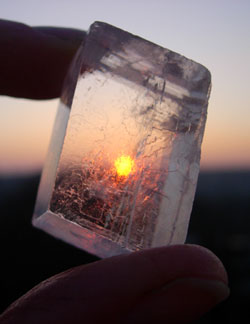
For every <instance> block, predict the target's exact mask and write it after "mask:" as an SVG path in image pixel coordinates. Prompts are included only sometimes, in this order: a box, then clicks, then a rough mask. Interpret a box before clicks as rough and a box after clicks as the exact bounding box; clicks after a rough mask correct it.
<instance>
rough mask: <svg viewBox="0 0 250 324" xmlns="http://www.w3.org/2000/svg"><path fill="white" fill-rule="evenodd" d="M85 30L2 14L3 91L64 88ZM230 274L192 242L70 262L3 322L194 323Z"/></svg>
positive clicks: (40, 95)
mask: <svg viewBox="0 0 250 324" xmlns="http://www.w3.org/2000/svg"><path fill="white" fill-rule="evenodd" d="M84 35H85V33H84V32H82V31H78V30H72V29H60V28H56V29H54V28H30V27H28V26H25V25H23V24H18V23H12V22H6V21H0V46H1V49H2V50H1V51H0V64H1V74H0V94H3V95H11V96H20V97H24V98H31V99H48V98H53V97H58V96H59V95H60V91H61V87H62V83H63V79H64V76H65V73H66V71H67V68H68V66H69V64H70V61H71V59H72V57H73V55H74V53H75V52H76V50H77V48H78V46H79V45H80V43H81V40H82V39H84ZM228 294H229V290H228V288H227V274H226V272H225V269H224V267H223V265H222V263H221V262H220V261H219V260H218V258H217V257H216V256H215V255H213V254H212V252H210V251H208V250H206V249H205V248H202V247H199V246H194V245H175V246H168V247H161V248H154V249H149V250H144V251H140V252H135V253H131V254H127V255H120V256H117V257H113V258H108V259H104V260H101V261H98V262H94V263H92V264H88V265H84V266H80V267H77V268H74V269H70V270H68V271H66V272H64V273H61V274H58V275H57V276H54V277H52V278H50V279H48V280H46V281H44V282H42V283H41V284H40V285H38V286H37V287H35V288H33V289H32V290H31V291H29V292H28V293H27V294H26V295H24V296H23V297H21V298H20V299H19V300H17V301H16V302H15V303H13V304H12V305H11V306H10V307H9V308H8V309H7V310H6V311H5V312H4V313H3V314H2V316H1V317H0V322H1V323H2V324H19V323H20V324H22V323H25V324H33V323H36V324H42V323H43V324H45V323H46V324H59V323H60V324H78V323H79V324H80V323H110V324H112V323H123V324H125V323H136V324H138V323H144V324H146V323H155V324H157V323H171V324H173V323H190V322H191V321H192V320H194V319H196V318H198V317H199V316H201V315H202V314H204V313H206V312H207V311H208V310H210V309H211V308H212V307H214V306H215V305H216V304H218V303H219V302H220V301H222V300H224V299H225V298H227V296H228Z"/></svg>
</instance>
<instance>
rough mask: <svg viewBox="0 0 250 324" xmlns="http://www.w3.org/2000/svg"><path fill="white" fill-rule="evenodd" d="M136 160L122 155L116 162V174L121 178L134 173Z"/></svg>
mask: <svg viewBox="0 0 250 324" xmlns="http://www.w3.org/2000/svg"><path fill="white" fill-rule="evenodd" d="M133 166H134V160H132V159H131V157H130V156H129V155H122V156H120V157H118V158H117V159H116V160H115V168H116V172H117V174H118V175H119V176H123V177H127V176H128V175H129V174H130V172H131V171H132V169H133Z"/></svg>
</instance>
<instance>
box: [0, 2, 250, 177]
mask: <svg viewBox="0 0 250 324" xmlns="http://www.w3.org/2000/svg"><path fill="white" fill-rule="evenodd" d="M104 3H105V5H104ZM1 6H2V8H1V17H2V18H4V19H9V20H16V21H21V22H23V23H27V24H30V25H56V26H69V27H75V28H80V29H87V28H88V26H89V25H90V24H91V23H92V22H93V21H95V20H101V21H106V22H109V23H111V24H113V25H116V26H117V27H120V28H123V29H125V30H128V31H130V32H132V33H134V34H138V35H140V36H142V37H144V38H146V39H149V40H151V41H153V42H155V43H157V44H160V45H162V46H164V47H167V48H169V49H172V50H174V51H176V52H179V53H181V54H183V55H185V56H187V57H188V58H191V59H193V60H195V61H197V62H199V63H201V64H203V65H205V66H206V67H207V68H208V69H209V70H210V71H211V74H212V82H213V87H212V94H211V99H210V104H209V108H208V120H207V126H206V131H205V137H204V142H203V146H202V161H201V166H202V169H243V168H244V169H249V167H250V106H249V105H250V91H249V84H250V63H249V57H250V19H249V12H250V2H249V1H247V0H246V1H244V0H242V1H240V2H238V1H231V0H222V1H216V0H211V1H207V2H205V1H200V0H189V1H176V2H173V1H167V0H158V1H157V5H156V2H154V1H145V0H144V1H142V0H138V1H135V2H134V1H133V2H132V1H131V2H129V1H126V2H125V1H122V0H116V1H115V0H108V1H105V2H101V1H90V0H87V1H75V2H74V5H72V4H71V2H70V1H59V0H55V1H53V2H52V1H49V0H44V1H31V0H23V1H22V2H20V1H18V0H12V1H6V2H5V4H4V5H1ZM58 6H60V14H59V11H58ZM48 8H49V10H48ZM142 9H143V10H142ZM128 17H129V18H128ZM57 105H58V101H57V100H52V101H45V102H38V101H29V100H23V99H20V100H19V99H12V98H7V97H0V116H1V117H0V157H1V159H0V174H4V173H5V174H6V173H13V172H15V173H16V172H32V171H35V170H39V169H40V168H41V167H42V165H43V162H44V159H45V155H46V150H47V146H48V142H49V138H50V134H51V129H52V124H53V120H54V116H55V111H56V107H57Z"/></svg>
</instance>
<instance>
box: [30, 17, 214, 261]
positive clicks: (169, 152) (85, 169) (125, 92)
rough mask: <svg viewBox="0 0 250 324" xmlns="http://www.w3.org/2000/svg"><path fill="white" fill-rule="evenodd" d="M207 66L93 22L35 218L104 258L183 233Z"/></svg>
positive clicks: (73, 73) (63, 106)
mask: <svg viewBox="0 0 250 324" xmlns="http://www.w3.org/2000/svg"><path fill="white" fill-rule="evenodd" d="M209 91H210V73H209V71H208V70H207V69H206V68H205V67H203V66H202V65H200V64H198V63H195V62H193V61H191V60H189V59H187V58H185V57H183V56H181V55H179V54H177V53H174V52H172V51H170V50H168V49H164V48H162V47H160V46H158V45H155V44H153V43H151V42H148V41H146V40H144V39H142V38H139V37H137V36H134V35H132V34H130V33H128V32H125V31H123V30H120V29H118V28H115V27H113V26H110V25H108V24H105V23H101V22H96V23H94V24H93V25H92V26H91V27H90V30H89V32H88V35H87V38H86V41H85V44H84V45H82V46H81V48H80V49H79V51H78V53H77V55H76V57H75V60H74V62H73V64H72V67H71V69H70V71H69V74H68V77H67V79H66V82H65V88H64V91H63V94H62V97H61V103H60V106H59V109H58V114H57V117H56V121H55V126H54V130H53V135H52V140H51V144H50V148H49V152H48V157H47V160H46V163H45V166H44V170H43V174H42V178H41V182H40V187H39V192H38V197H37V202H36V208H35V213H34V217H33V224H34V225H35V226H36V227H38V228H41V229H43V230H45V231H46V232H49V233H51V234H52V235H54V236H56V237H58V238H60V239H62V240H65V241H67V242H69V243H71V244H73V245H75V246H77V247H79V248H82V249H85V250H87V251H89V252H90V253H93V254H96V255H98V256H100V257H107V256H112V255H115V254H119V253H125V252H129V251H135V250H138V249H143V248H150V247H155V246H161V245H168V244H174V243H183V242H184V241H185V238H186V233H187V228H188V223H189V217H190V213H191V208H192V203H193V198H194V193H195V188H196V183H197V177H198V173H199V161H200V147H201V142H202V137H203V132H204V127H205V121H206V111H207V104H208V97H209Z"/></svg>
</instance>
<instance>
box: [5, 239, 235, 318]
mask: <svg viewBox="0 0 250 324" xmlns="http://www.w3.org/2000/svg"><path fill="white" fill-rule="evenodd" d="M228 294H229V291H228V288H227V274H226V272H225V269H224V267H223V265H222V263H221V262H220V261H219V260H218V258H217V257H216V256H215V255H214V254H212V252H210V251H208V250H206V249H205V248H202V247H199V246H192V245H176V246H169V247H161V248H154V249H149V250H144V251H140V252H135V253H131V254H128V255H120V256H117V257H112V258H108V259H104V260H102V261H98V262H95V263H92V264H89V265H87V266H80V267H77V268H74V269H71V270H69V271H67V272H64V273H62V274H59V275H57V276H55V277H52V278H50V279H48V280H47V281H45V282H43V283H41V284H40V285H38V286H37V287H35V288H34V289H33V290H31V291H30V292H29V293H28V294H26V295H25V296H24V297H22V298H21V299H19V300H18V301H17V302H16V303H14V304H12V306H11V307H10V308H9V309H7V311H6V312H5V313H4V314H3V315H2V318H0V319H1V323H3V324H14V323H26V324H29V323H34V322H35V323H37V324H40V323H46V324H50V323H51V324H52V323H53V324H57V323H58V324H59V323H60V324H80V323H106V322H107V323H166V322H167V323H189V322H190V321H192V320H193V319H196V318H197V317H199V316H201V315H202V314H204V313H205V312H207V311H208V310H209V309H211V308H212V307H213V306H215V305H216V304H217V303H219V302H220V301H222V300H223V299H225V298H226V297H227V296H228Z"/></svg>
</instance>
